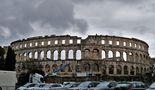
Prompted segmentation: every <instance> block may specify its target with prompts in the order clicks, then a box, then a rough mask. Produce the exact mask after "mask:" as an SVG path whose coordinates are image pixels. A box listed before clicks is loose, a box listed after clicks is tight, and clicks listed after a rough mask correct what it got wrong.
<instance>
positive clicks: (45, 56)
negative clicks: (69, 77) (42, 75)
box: [43, 51, 47, 60]
mask: <svg viewBox="0 0 155 90" xmlns="http://www.w3.org/2000/svg"><path fill="white" fill-rule="evenodd" d="M46 58H47V51H44V58H43V59H44V60H46Z"/></svg>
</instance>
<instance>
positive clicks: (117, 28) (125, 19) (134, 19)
mask: <svg viewBox="0 0 155 90" xmlns="http://www.w3.org/2000/svg"><path fill="white" fill-rule="evenodd" d="M52 34H56V35H62V34H70V35H76V36H81V37H83V38H85V37H87V35H90V34H91V35H95V34H99V35H100V34H101V35H115V36H123V37H129V38H132V37H134V38H137V39H141V40H144V41H146V42H147V43H148V44H149V46H150V48H149V51H150V56H151V57H155V0H0V45H2V46H4V45H5V46H6V45H9V44H10V43H11V42H12V41H14V40H19V39H23V38H28V37H32V36H40V35H42V36H44V35H52Z"/></svg>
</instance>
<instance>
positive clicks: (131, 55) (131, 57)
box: [128, 52, 134, 62]
mask: <svg viewBox="0 0 155 90" xmlns="http://www.w3.org/2000/svg"><path fill="white" fill-rule="evenodd" d="M128 59H129V60H130V61H132V62H133V61H134V60H133V59H134V58H133V53H132V52H129V55H128Z"/></svg>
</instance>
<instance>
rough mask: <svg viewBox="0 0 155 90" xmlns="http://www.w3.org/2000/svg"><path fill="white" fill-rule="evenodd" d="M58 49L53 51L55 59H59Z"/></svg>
mask: <svg viewBox="0 0 155 90" xmlns="http://www.w3.org/2000/svg"><path fill="white" fill-rule="evenodd" d="M58 54H59V53H58V50H55V51H54V53H53V60H58Z"/></svg>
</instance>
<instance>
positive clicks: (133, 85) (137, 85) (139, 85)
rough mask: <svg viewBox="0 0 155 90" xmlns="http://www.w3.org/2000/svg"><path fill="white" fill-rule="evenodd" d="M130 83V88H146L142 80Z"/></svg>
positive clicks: (140, 89)
mask: <svg viewBox="0 0 155 90" xmlns="http://www.w3.org/2000/svg"><path fill="white" fill-rule="evenodd" d="M129 83H131V90H146V86H145V84H144V83H143V82H139V81H133V82H129Z"/></svg>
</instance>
